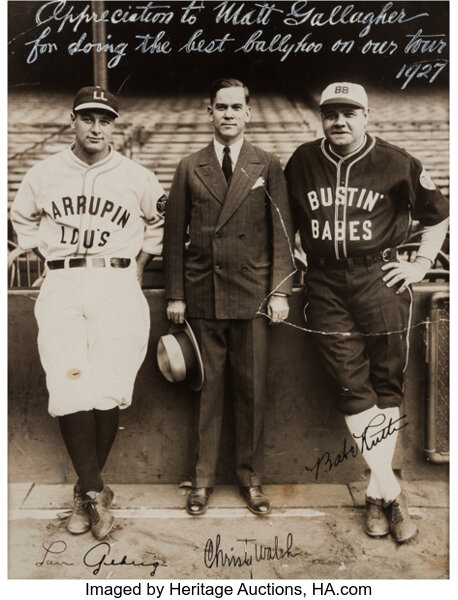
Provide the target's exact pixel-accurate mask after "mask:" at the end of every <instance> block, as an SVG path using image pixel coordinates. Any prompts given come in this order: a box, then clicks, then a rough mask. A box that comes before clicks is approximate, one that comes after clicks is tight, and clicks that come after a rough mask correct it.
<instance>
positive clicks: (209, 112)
mask: <svg viewBox="0 0 458 600" xmlns="http://www.w3.org/2000/svg"><path fill="white" fill-rule="evenodd" d="M207 113H208V118H209V119H210V121H213V108H212V107H211V106H207Z"/></svg>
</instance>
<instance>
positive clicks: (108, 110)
mask: <svg viewBox="0 0 458 600" xmlns="http://www.w3.org/2000/svg"><path fill="white" fill-rule="evenodd" d="M91 108H92V109H96V110H103V111H104V112H106V113H109V114H110V115H112V116H113V117H115V118H117V117H119V114H118V113H117V112H116V111H115V109H114V108H111V107H110V106H107V105H106V104H102V103H101V102H83V103H82V104H78V105H77V106H74V107H73V111H74V112H78V111H80V110H90V109H91Z"/></svg>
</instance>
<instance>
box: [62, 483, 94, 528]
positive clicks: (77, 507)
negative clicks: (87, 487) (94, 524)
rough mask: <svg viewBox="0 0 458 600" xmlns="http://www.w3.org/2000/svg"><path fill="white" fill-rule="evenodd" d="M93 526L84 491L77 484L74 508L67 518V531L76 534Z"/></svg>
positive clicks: (74, 491)
mask: <svg viewBox="0 0 458 600" xmlns="http://www.w3.org/2000/svg"><path fill="white" fill-rule="evenodd" d="M90 528H91V517H90V516H89V513H88V511H87V505H86V503H85V502H84V493H83V492H82V491H81V490H80V489H79V487H78V486H77V485H75V487H74V488H73V509H72V514H71V515H70V516H69V517H68V519H67V531H69V532H70V533H74V534H80V533H85V532H86V531H89V529H90Z"/></svg>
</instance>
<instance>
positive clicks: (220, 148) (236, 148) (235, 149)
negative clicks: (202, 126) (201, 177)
mask: <svg viewBox="0 0 458 600" xmlns="http://www.w3.org/2000/svg"><path fill="white" fill-rule="evenodd" d="M242 144H243V137H241V138H240V139H239V140H238V141H237V142H234V143H233V144H231V145H230V146H229V148H230V149H231V152H230V154H229V156H230V157H231V161H232V172H234V167H235V165H236V164H237V160H238V158H239V154H240V150H241V148H242ZM213 145H214V147H215V152H216V157H217V159H218V162H219V164H220V165H221V167H222V166H223V156H224V148H225V147H226V145H227V144H220V143H219V142H218V141H217V140H216V139H215V138H213Z"/></svg>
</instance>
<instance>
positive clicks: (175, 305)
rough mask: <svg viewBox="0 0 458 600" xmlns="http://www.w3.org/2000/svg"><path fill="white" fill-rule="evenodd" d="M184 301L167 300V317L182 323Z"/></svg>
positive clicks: (174, 321) (184, 311)
mask: <svg viewBox="0 0 458 600" xmlns="http://www.w3.org/2000/svg"><path fill="white" fill-rule="evenodd" d="M185 313H186V302H185V301H184V300H169V301H168V303H167V319H169V321H173V323H179V324H182V323H184V316H185Z"/></svg>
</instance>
